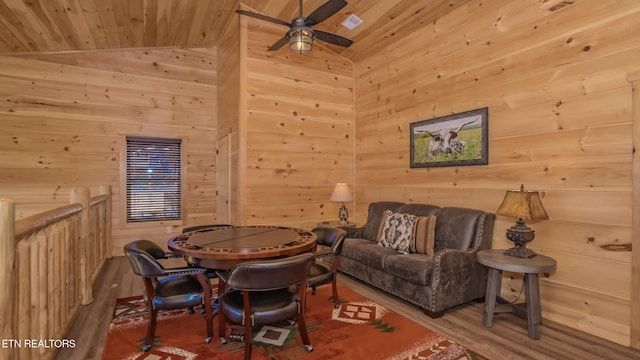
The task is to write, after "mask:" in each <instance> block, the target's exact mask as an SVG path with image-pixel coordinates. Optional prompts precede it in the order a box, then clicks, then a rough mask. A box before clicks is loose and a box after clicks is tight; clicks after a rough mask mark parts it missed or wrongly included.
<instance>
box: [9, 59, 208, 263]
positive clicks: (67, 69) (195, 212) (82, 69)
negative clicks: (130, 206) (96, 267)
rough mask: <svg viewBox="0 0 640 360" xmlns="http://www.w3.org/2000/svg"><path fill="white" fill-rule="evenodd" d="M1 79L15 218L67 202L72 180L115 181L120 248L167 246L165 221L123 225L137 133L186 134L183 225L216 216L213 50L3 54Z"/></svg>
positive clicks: (115, 217) (95, 184) (94, 184)
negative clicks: (127, 162)
mask: <svg viewBox="0 0 640 360" xmlns="http://www.w3.org/2000/svg"><path fill="white" fill-rule="evenodd" d="M0 83H2V86H1V87H0V100H1V101H0V149H1V150H0V168H1V169H2V171H0V197H7V198H12V199H14V200H15V201H16V203H17V206H16V208H17V209H16V213H17V216H18V217H19V218H24V217H27V216H30V215H33V214H34V213H38V212H41V211H43V210H47V209H51V208H54V207H57V206H60V205H63V204H68V203H69V191H70V189H71V188H72V187H74V186H89V187H91V188H92V189H93V190H95V191H93V192H94V193H96V194H97V188H98V186H99V185H111V186H112V191H113V197H114V203H113V244H114V245H113V246H114V254H116V255H118V254H122V246H123V245H124V244H125V243H127V242H128V241H131V240H135V239H139V238H146V239H150V240H153V241H157V242H158V243H159V244H163V245H164V244H166V240H167V238H168V237H169V236H170V235H171V234H168V233H167V228H166V226H164V225H162V224H161V225H158V224H154V225H148V226H144V227H127V226H126V225H125V224H124V219H123V214H122V212H121V210H122V208H121V205H122V201H123V200H124V198H123V190H122V189H121V188H120V181H121V178H122V176H124V168H123V167H122V164H121V160H122V158H121V157H122V154H123V151H124V147H125V141H124V140H125V136H126V135H140V136H155V137H179V138H182V139H183V151H184V159H185V160H186V166H185V168H184V170H185V179H186V187H185V191H186V198H185V202H184V215H185V216H184V219H185V222H184V225H196V224H203V223H211V222H215V221H216V208H215V188H216V184H215V179H216V177H215V172H216V169H215V139H216V117H217V90H216V84H217V58H216V50H215V49H212V48H206V49H205V48H202V49H182V50H179V49H157V50H122V51H98V52H69V53H56V54H25V55H8V56H6V55H5V56H0ZM180 229H181V226H176V227H174V228H172V229H171V230H170V232H171V233H177V232H179V231H180Z"/></svg>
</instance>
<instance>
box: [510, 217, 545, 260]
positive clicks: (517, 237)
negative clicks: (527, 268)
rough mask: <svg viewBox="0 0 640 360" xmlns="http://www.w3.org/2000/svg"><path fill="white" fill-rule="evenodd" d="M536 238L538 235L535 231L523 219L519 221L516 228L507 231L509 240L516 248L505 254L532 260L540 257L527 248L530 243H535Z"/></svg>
mask: <svg viewBox="0 0 640 360" xmlns="http://www.w3.org/2000/svg"><path fill="white" fill-rule="evenodd" d="M535 237H536V233H535V232H534V231H533V229H531V228H530V227H528V226H527V225H526V224H525V223H524V221H523V220H522V219H518V221H516V224H515V225H514V226H512V227H510V228H508V229H507V239H509V240H511V241H513V243H514V244H515V246H514V247H512V248H511V249H508V250H505V251H504V254H505V255H509V256H513V257H517V258H523V259H528V258H532V257H534V256H536V255H538V254H536V252H535V251H533V250H531V249H528V248H527V247H526V244H527V243H528V242H529V241H533V239H534V238H535Z"/></svg>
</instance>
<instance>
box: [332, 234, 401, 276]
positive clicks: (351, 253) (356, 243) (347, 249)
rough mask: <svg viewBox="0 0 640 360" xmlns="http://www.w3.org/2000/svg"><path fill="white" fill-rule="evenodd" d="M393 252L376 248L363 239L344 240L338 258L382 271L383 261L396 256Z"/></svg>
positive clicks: (383, 248)
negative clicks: (351, 260) (354, 261)
mask: <svg viewBox="0 0 640 360" xmlns="http://www.w3.org/2000/svg"><path fill="white" fill-rule="evenodd" d="M397 254H398V252H396V251H395V250H392V249H389V248H385V247H382V246H378V245H377V244H376V243H374V242H371V241H368V240H364V239H352V238H348V239H344V244H343V245H342V254H341V255H340V257H342V258H348V259H353V260H356V261H358V262H359V263H362V264H364V265H366V266H371V267H373V268H376V269H379V270H384V259H385V258H386V257H387V256H390V255H397Z"/></svg>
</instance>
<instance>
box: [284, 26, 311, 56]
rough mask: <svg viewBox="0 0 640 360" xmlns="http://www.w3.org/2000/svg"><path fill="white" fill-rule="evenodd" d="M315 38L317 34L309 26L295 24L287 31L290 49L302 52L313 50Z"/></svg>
mask: <svg viewBox="0 0 640 360" xmlns="http://www.w3.org/2000/svg"><path fill="white" fill-rule="evenodd" d="M315 38H316V34H315V33H314V32H313V30H311V28H309V27H307V26H300V27H296V26H294V27H293V28H291V30H289V32H287V39H288V40H289V49H290V50H291V51H293V52H297V53H300V54H302V53H306V52H309V51H311V49H312V48H313V40H315Z"/></svg>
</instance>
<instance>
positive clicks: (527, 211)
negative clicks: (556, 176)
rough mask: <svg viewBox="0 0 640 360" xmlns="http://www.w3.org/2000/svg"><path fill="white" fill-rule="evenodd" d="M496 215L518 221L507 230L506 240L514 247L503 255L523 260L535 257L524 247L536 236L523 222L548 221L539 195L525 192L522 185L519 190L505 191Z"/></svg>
mask: <svg viewBox="0 0 640 360" xmlns="http://www.w3.org/2000/svg"><path fill="white" fill-rule="evenodd" d="M496 214H497V215H502V216H510V217H514V218H517V219H518V220H517V221H516V224H515V225H514V226H512V227H510V228H509V229H507V239H509V240H511V241H513V243H514V244H515V246H514V247H512V248H511V249H507V250H505V251H504V254H505V255H509V256H514V257H518V258H525V259H526V258H531V257H534V256H536V255H537V254H536V253H535V251H533V250H531V249H528V248H527V247H526V244H527V243H528V242H529V241H532V240H533V239H534V238H535V236H536V234H535V232H534V231H533V229H531V228H530V227H528V226H527V225H525V223H524V220H548V219H549V215H547V212H546V211H545V210H544V207H543V206H542V200H541V199H540V194H539V193H538V192H537V191H526V190H525V189H524V185H520V190H507V193H506V194H505V195H504V199H503V200H502V204H500V207H499V208H498V210H497V211H496Z"/></svg>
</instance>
